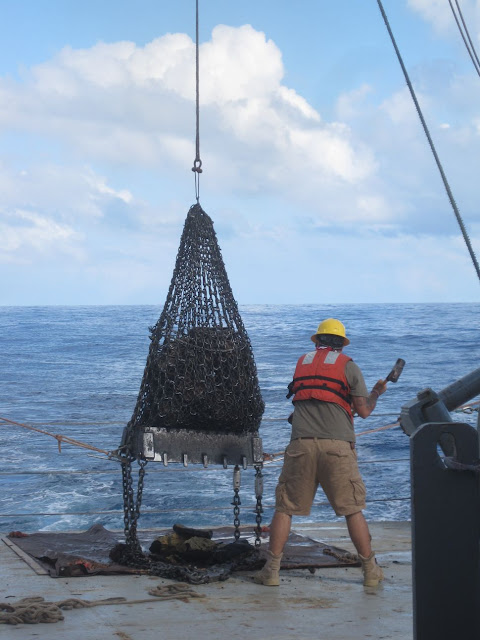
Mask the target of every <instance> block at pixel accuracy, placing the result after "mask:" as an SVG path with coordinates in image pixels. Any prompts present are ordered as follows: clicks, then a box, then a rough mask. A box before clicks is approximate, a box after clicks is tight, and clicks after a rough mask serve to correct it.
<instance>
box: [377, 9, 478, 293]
mask: <svg viewBox="0 0 480 640" xmlns="http://www.w3.org/2000/svg"><path fill="white" fill-rule="evenodd" d="M377 3H378V6H379V9H380V12H381V14H382V17H383V20H384V22H385V26H386V27H387V31H388V33H389V35H390V39H391V41H392V44H393V47H394V49H395V52H396V54H397V58H398V61H399V63H400V66H401V67H402V71H403V75H404V76H405V80H406V82H407V85H408V88H409V90H410V94H411V96H412V100H413V102H414V104H415V108H416V109H417V113H418V117H419V118H420V121H421V123H422V126H423V130H424V132H425V135H426V136H427V140H428V143H429V145H430V149H431V150H432V153H433V157H434V158H435V162H436V163H437V167H438V170H439V172H440V175H441V177H442V180H443V184H444V186H445V190H446V192H447V194H448V198H449V200H450V204H451V205H452V208H453V211H454V213H455V217H456V219H457V222H458V225H459V227H460V230H461V232H462V235H463V239H464V241H465V244H466V245H467V248H468V252H469V254H470V257H471V259H472V262H473V266H474V268H475V271H476V273H477V277H478V280H479V281H480V267H479V265H478V261H477V258H476V256H475V253H474V251H473V248H472V245H471V243H470V238H469V237H468V233H467V230H466V229H465V225H464V224H463V220H462V217H461V215H460V211H459V210H458V207H457V205H456V203H455V200H454V197H453V194H452V191H451V189H450V186H449V184H448V181H447V178H446V176H445V172H444V171H443V167H442V164H441V162H440V158H439V157H438V154H437V151H436V149H435V146H434V144H433V140H432V138H431V136H430V132H429V130H428V127H427V123H426V121H425V118H424V117H423V113H422V110H421V109H420V105H419V103H418V100H417V96H416V95H415V91H414V89H413V85H412V83H411V82H410V77H409V75H408V72H407V69H406V67H405V65H404V63H403V59H402V56H401V54H400V50H399V49H398V47H397V43H396V41H395V38H394V35H393V32H392V29H391V28H390V23H389V22H388V18H387V15H386V13H385V10H384V8H383V4H382V0H377Z"/></svg>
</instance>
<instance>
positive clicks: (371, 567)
mask: <svg viewBox="0 0 480 640" xmlns="http://www.w3.org/2000/svg"><path fill="white" fill-rule="evenodd" d="M358 557H359V558H360V562H361V563H362V571H363V586H364V587H378V583H379V582H381V581H382V580H383V571H382V568H381V567H379V566H378V564H377V561H376V560H375V554H374V553H373V551H372V553H371V554H370V555H369V556H368V558H364V557H363V556H361V555H360V554H358Z"/></svg>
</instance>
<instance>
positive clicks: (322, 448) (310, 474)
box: [275, 438, 366, 516]
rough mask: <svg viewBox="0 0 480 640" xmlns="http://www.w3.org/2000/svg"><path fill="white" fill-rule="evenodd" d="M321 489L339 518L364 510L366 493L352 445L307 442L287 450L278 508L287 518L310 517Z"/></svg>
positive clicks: (296, 442)
mask: <svg viewBox="0 0 480 640" xmlns="http://www.w3.org/2000/svg"><path fill="white" fill-rule="evenodd" d="M318 485H320V486H321V487H322V489H323V491H324V492H325V495H326V496H327V498H328V501H329V502H330V504H331V505H332V507H333V509H334V510H335V513H336V514H337V516H349V515H351V514H353V513H357V512H358V511H361V510H362V509H365V506H366V505H365V495H366V489H365V485H364V484H363V480H362V477H361V475H360V471H359V470H358V464H357V453H356V451H355V450H354V449H352V448H351V446H350V443H349V442H343V441H342V440H324V439H321V438H305V439H301V438H299V439H297V440H292V441H291V442H290V444H289V445H288V447H287V448H286V450H285V458H284V463H283V469H282V473H281V474H280V477H279V479H278V485H277V488H276V491H275V498H276V504H275V508H276V510H277V511H280V512H281V513H286V514H287V515H290V516H292V515H297V516H308V515H309V514H310V509H311V507H312V503H313V500H314V498H315V494H316V492H317V489H318Z"/></svg>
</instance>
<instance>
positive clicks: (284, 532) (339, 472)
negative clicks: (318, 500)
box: [254, 318, 387, 586]
mask: <svg viewBox="0 0 480 640" xmlns="http://www.w3.org/2000/svg"><path fill="white" fill-rule="evenodd" d="M311 339H312V341H313V342H314V343H315V346H316V348H315V351H312V352H310V353H307V354H304V355H303V356H302V357H301V358H300V359H299V360H298V363H297V367H296V369H295V374H294V377H293V381H292V382H291V383H290V385H289V387H288V388H289V395H288V396H287V397H290V396H291V395H293V396H294V397H293V400H292V402H293V404H294V411H293V414H292V415H291V416H290V418H289V422H291V424H292V435H291V441H290V444H289V445H288V447H287V449H286V450H285V458H284V465H283V469H282V473H281V474H280V477H279V480H278V485H277V488H276V491H275V497H276V505H275V515H274V517H273V520H272V522H271V525H270V544H269V550H268V551H267V562H266V564H265V566H264V567H263V569H262V570H261V571H259V572H258V573H257V574H256V575H255V577H254V580H255V582H257V583H258V584H264V585H267V586H278V585H279V584H280V578H279V570H280V562H281V559H282V555H283V548H284V546H285V544H286V542H287V540H288V536H289V534H290V527H291V522H292V516H293V515H299V516H306V515H309V513H310V509H311V506H312V503H313V500H314V498H315V493H316V491H317V488H318V485H319V484H320V486H321V487H322V489H323V491H324V492H325V495H326V496H327V498H328V500H329V502H330V504H331V505H332V507H333V509H334V510H335V513H336V514H337V516H345V518H346V523H347V528H348V532H349V534H350V538H351V540H352V542H353V544H354V546H355V548H356V549H357V552H358V556H359V558H360V561H361V563H362V570H363V576H364V582H363V584H364V585H365V586H377V585H378V583H379V582H380V581H381V580H383V572H382V570H381V568H380V567H379V566H378V565H377V563H376V560H375V554H374V553H373V551H372V548H371V545H370V540H371V536H370V531H369V529H368V525H367V522H366V520H365V518H364V516H363V513H362V509H364V508H365V494H366V490H365V485H364V484H363V480H362V478H361V475H360V472H359V470H358V465H357V454H356V451H355V431H354V428H353V412H355V413H357V414H358V415H359V416H360V417H361V418H367V417H368V416H369V415H370V414H371V413H372V411H373V410H374V408H375V405H376V404H377V400H378V398H379V396H380V395H381V394H382V393H384V392H385V391H386V389H387V385H386V383H385V382H384V381H383V380H379V381H378V382H377V383H376V384H375V386H374V387H373V389H372V391H371V393H370V394H369V393H368V391H367V387H366V385H365V381H364V379H363V375H362V372H361V371H360V369H359V368H358V366H357V365H356V364H355V363H354V362H353V360H352V359H351V358H349V357H348V356H346V355H345V354H343V353H342V349H343V347H344V346H346V345H347V344H349V343H350V340H348V338H347V337H346V335H345V327H344V325H343V324H342V323H341V322H340V321H339V320H336V319H334V318H328V319H327V320H324V321H323V322H322V323H320V325H319V326H318V329H317V332H316V333H315V334H314V335H313V336H312V337H311Z"/></svg>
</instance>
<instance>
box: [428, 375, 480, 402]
mask: <svg viewBox="0 0 480 640" xmlns="http://www.w3.org/2000/svg"><path fill="white" fill-rule="evenodd" d="M479 394H480V369H475V371H472V372H471V373H468V374H467V375H466V376H464V377H463V378H460V380H457V381H456V382H452V384H450V385H448V387H445V389H442V391H440V392H439V394H438V397H439V398H440V400H441V401H442V402H443V404H444V405H445V407H446V408H447V409H448V411H453V410H454V409H458V407H460V406H461V405H462V404H465V403H466V402H468V401H469V400H471V399H472V398H475V396H478V395H479Z"/></svg>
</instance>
